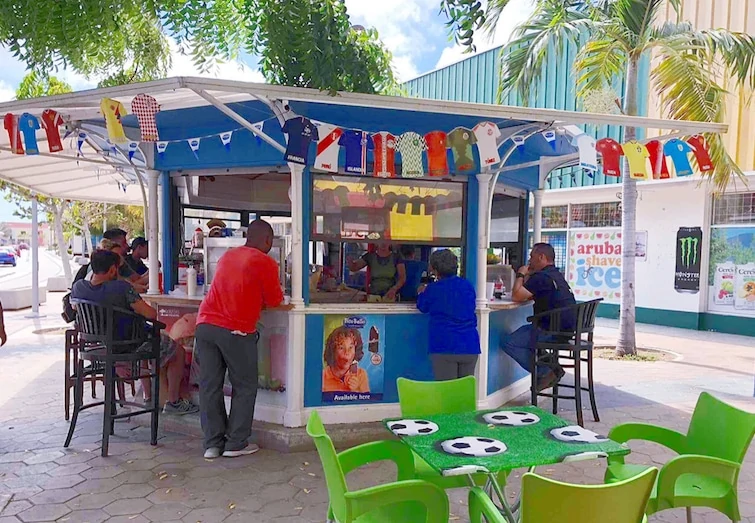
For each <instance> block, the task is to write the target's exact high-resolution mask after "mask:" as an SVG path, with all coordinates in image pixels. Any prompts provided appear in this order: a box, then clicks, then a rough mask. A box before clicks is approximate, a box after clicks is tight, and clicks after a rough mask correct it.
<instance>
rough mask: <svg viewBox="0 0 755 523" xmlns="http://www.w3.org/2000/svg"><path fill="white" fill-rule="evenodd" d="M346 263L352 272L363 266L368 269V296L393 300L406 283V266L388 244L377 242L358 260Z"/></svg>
mask: <svg viewBox="0 0 755 523" xmlns="http://www.w3.org/2000/svg"><path fill="white" fill-rule="evenodd" d="M348 263H349V270H350V271H352V272H357V271H361V270H362V269H364V268H365V267H367V268H368V269H369V270H370V283H369V288H368V292H369V294H370V296H376V297H381V298H383V299H384V300H388V301H393V300H395V299H396V296H397V294H398V291H399V289H401V288H402V287H403V286H404V283H406V268H405V267H404V264H403V262H402V261H401V260H400V259H399V257H398V255H397V254H396V253H394V252H393V251H392V250H391V246H390V245H388V244H379V245H377V246H376V247H375V250H374V251H373V252H367V253H365V254H364V255H363V256H362V257H361V258H359V259H358V260H349V262H348Z"/></svg>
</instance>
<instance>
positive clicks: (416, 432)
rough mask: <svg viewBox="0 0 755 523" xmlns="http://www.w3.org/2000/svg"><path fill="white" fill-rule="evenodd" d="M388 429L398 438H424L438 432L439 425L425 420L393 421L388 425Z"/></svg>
mask: <svg viewBox="0 0 755 523" xmlns="http://www.w3.org/2000/svg"><path fill="white" fill-rule="evenodd" d="M388 428H389V429H390V430H391V432H393V433H394V434H395V435H396V436H422V435H425V434H432V433H433V432H438V425H436V424H435V423H433V422H432V421H425V420H423V419H402V420H398V421H392V422H390V423H389V424H388Z"/></svg>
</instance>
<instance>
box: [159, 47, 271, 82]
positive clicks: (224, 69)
mask: <svg viewBox="0 0 755 523" xmlns="http://www.w3.org/2000/svg"><path fill="white" fill-rule="evenodd" d="M170 47H171V62H172V63H171V67H170V71H169V72H168V76H203V77H208V78H220V79H223V80H238V81H243V82H264V81H265V77H264V76H262V73H261V72H259V71H258V70H255V69H252V68H251V67H249V66H248V65H246V64H242V63H240V62H228V63H222V64H218V65H217V66H216V67H215V68H214V69H213V70H211V71H208V72H204V73H202V72H200V71H199V70H198V69H197V68H196V67H195V66H194V63H193V62H192V61H191V57H190V56H188V55H184V54H181V53H180V52H179V51H178V47H177V46H176V45H175V44H173V43H172V42H171V45H170Z"/></svg>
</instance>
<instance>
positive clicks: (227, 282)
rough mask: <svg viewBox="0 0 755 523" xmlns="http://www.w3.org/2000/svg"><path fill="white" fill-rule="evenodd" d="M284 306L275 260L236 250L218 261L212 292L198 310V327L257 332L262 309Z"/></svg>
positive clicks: (252, 250) (259, 253) (244, 249)
mask: <svg viewBox="0 0 755 523" xmlns="http://www.w3.org/2000/svg"><path fill="white" fill-rule="evenodd" d="M282 302H283V291H282V290H281V286H280V282H279V281H278V264H276V263H275V260H273V259H272V258H271V257H270V256H268V255H267V254H265V253H263V252H262V251H260V250H258V249H255V248H253V247H245V246H244V247H235V248H233V249H229V250H228V252H226V253H225V254H224V255H223V256H221V257H220V260H219V261H218V266H217V268H216V270H215V276H214V277H213V280H212V284H211V285H210V292H209V293H208V294H207V297H206V298H205V299H204V301H202V304H201V305H200V306H199V316H197V325H199V324H200V323H209V324H210V325H215V326H217V327H222V328H224V329H228V330H232V331H241V332H246V333H252V332H256V330H257V321H259V319H260V313H261V312H262V308H263V307H268V308H269V307H277V306H279V305H280V304H281V303H282Z"/></svg>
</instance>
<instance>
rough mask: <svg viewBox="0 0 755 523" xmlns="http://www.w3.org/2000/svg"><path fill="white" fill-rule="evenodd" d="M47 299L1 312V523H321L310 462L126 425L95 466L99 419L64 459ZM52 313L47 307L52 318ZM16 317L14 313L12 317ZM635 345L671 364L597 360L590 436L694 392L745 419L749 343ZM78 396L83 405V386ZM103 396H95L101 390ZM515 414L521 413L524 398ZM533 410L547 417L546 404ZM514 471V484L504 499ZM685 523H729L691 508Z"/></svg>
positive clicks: (659, 453)
mask: <svg viewBox="0 0 755 523" xmlns="http://www.w3.org/2000/svg"><path fill="white" fill-rule="evenodd" d="M52 296H53V297H52V298H51V299H49V300H48V301H49V302H50V306H47V307H46V308H44V307H43V312H46V313H47V315H46V317H45V318H43V319H37V320H34V322H33V323H34V324H33V325H30V324H29V322H30V320H28V319H25V318H23V317H22V316H23V315H22V314H20V313H14V312H11V313H8V321H7V325H8V330H9V335H10V336H9V342H8V344H7V345H6V346H5V347H3V348H2V349H0V369H2V370H0V373H1V375H0V380H2V382H3V384H4V385H3V387H2V388H1V389H2V390H0V523H21V522H23V523H26V522H33V521H66V522H70V523H75V522H85V521H87V522H90V523H96V522H105V521H107V522H108V523H119V522H123V523H142V522H145V523H146V522H150V521H160V522H169V521H184V522H190V523H196V522H198V521H201V522H202V523H210V522H214V521H218V522H220V521H223V522H228V523H232V522H255V523H256V522H260V523H267V522H271V523H276V522H277V523H283V522H287V523H311V522H323V521H325V515H326V510H327V500H328V496H327V490H326V488H325V483H324V480H323V474H322V469H321V467H320V463H319V459H318V457H317V455H316V453H315V452H303V453H295V454H281V453H278V452H273V451H270V450H266V449H263V450H262V451H260V452H259V453H257V454H255V455H253V456H247V457H243V458H236V459H233V460H230V459H222V458H221V459H217V460H213V461H208V460H205V459H204V458H203V457H202V445H201V442H200V441H199V440H197V439H196V438H192V437H188V436H183V435H179V434H172V433H167V432H164V431H163V432H161V434H160V438H159V444H158V446H157V447H151V446H150V445H149V433H148V432H149V431H148V429H146V428H143V427H138V426H136V425H133V424H130V423H128V422H119V423H117V424H116V429H115V436H113V437H111V440H110V441H111V446H110V456H109V457H108V458H102V457H100V456H99V440H100V431H101V430H102V418H101V412H98V411H97V409H93V410H91V411H86V412H84V413H82V415H81V416H80V419H79V423H78V426H77V431H76V435H75V437H74V439H73V442H72V444H71V446H70V447H69V448H68V449H64V448H63V447H62V444H63V440H64V439H65V434H66V431H67V429H68V423H67V422H65V420H63V387H62V383H61V382H62V379H61V377H62V374H63V339H62V336H61V334H60V333H54V332H45V333H43V334H33V333H32V331H33V330H37V329H44V328H50V327H55V326H58V325H59V324H60V321H59V320H58V319H57V318H59V316H58V315H57V313H56V311H55V310H54V305H53V304H54V303H56V302H58V301H59V300H58V299H57V298H56V297H55V295H52ZM50 307H52V308H50ZM21 312H22V313H23V312H24V311H21ZM596 336H597V339H598V341H599V343H603V342H605V343H610V342H611V341H612V340H615V338H616V324H615V322H611V321H607V320H600V321H599V327H598V329H597V331H596ZM638 341H639V343H640V344H641V345H643V346H648V347H651V348H659V349H664V350H669V351H673V352H674V353H675V359H672V360H670V361H659V362H625V361H621V362H618V361H608V360H596V362H595V374H596V382H597V397H598V406H599V409H600V415H601V422H600V423H594V422H592V421H591V419H592V418H591V416H590V413H589V412H587V411H586V412H585V420H586V426H587V428H589V429H591V430H593V431H595V432H598V433H606V432H608V430H609V429H610V428H611V427H612V426H613V425H615V424H618V423H622V422H626V421H632V420H641V421H646V422H649V423H656V424H661V425H664V426H667V427H670V428H673V429H676V430H681V431H684V430H686V427H687V424H688V422H689V417H690V414H691V412H692V409H693V408H694V405H695V401H696V399H697V396H698V394H699V393H700V392H701V391H704V390H706V391H710V392H711V393H713V394H715V395H717V396H718V397H720V398H722V399H724V400H725V401H728V402H730V403H732V404H734V405H736V406H739V407H741V408H744V409H747V410H750V411H755V401H754V400H753V398H752V393H753V354H754V353H755V342H753V338H745V337H737V336H730V335H724V334H718V333H705V332H702V333H701V332H693V331H684V330H678V329H669V328H660V327H653V326H644V325H640V326H638ZM85 392H86V394H87V395H89V386H88V385H87V387H86V390H85ZM98 395H99V396H100V397H102V396H101V395H102V390H101V386H100V390H99V391H98ZM514 403H515V404H526V403H527V397H521V398H518V399H517V400H516V401H515V402H514ZM540 406H541V407H542V408H545V409H550V403H549V402H546V401H542V402H541V403H540ZM559 415H560V416H562V417H565V418H566V419H570V420H574V419H575V415H574V406H573V403H571V402H561V403H559ZM632 449H633V452H632V454H631V455H630V456H629V457H628V461H630V462H636V463H645V464H655V465H661V464H663V463H664V462H665V461H667V460H668V459H669V458H670V457H671V453H670V452H669V451H666V450H665V449H663V448H660V447H658V446H655V445H653V444H649V443H642V442H638V443H637V444H632ZM604 467H605V464H604V463H603V462H601V461H598V460H595V461H582V462H577V463H573V464H569V465H564V464H561V465H553V466H546V467H540V468H539V469H538V470H537V472H538V473H539V474H542V475H545V476H548V477H552V478H556V479H561V480H566V481H571V482H577V483H599V482H601V480H602V476H603V471H604ZM521 473H522V472H521V471H515V472H514V473H513V474H512V475H511V477H510V482H509V485H508V489H507V492H508V494H509V495H511V496H514V495H515V494H516V492H517V491H518V488H519V483H520V478H521ZM394 474H395V470H394V468H393V466H392V465H390V464H383V463H379V464H372V465H369V466H367V467H364V468H362V469H359V470H356V471H354V472H353V473H351V474H349V476H348V478H347V480H348V483H349V486H350V488H352V489H357V488H362V487H366V486H369V485H374V484H378V483H384V482H389V481H392V480H393V478H394ZM739 494H740V499H741V508H742V515H743V521H746V522H750V523H755V455H753V452H750V453H749V454H748V456H747V459H746V461H745V464H744V467H743V469H742V473H741V475H740V482H739ZM466 495H467V491H466V490H465V489H459V490H452V491H449V496H450V500H451V512H452V514H453V519H452V520H453V521H458V522H461V523H463V522H465V521H468V517H467V506H466ZM650 521H651V522H674V521H684V511H683V510H672V511H665V512H662V513H660V514H656V515H654V516H652V517H651V518H650ZM694 521H695V522H701V523H717V522H724V521H726V519H725V518H723V517H722V516H721V515H719V514H717V513H715V512H713V511H709V510H702V509H699V510H698V509H695V511H694Z"/></svg>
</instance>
